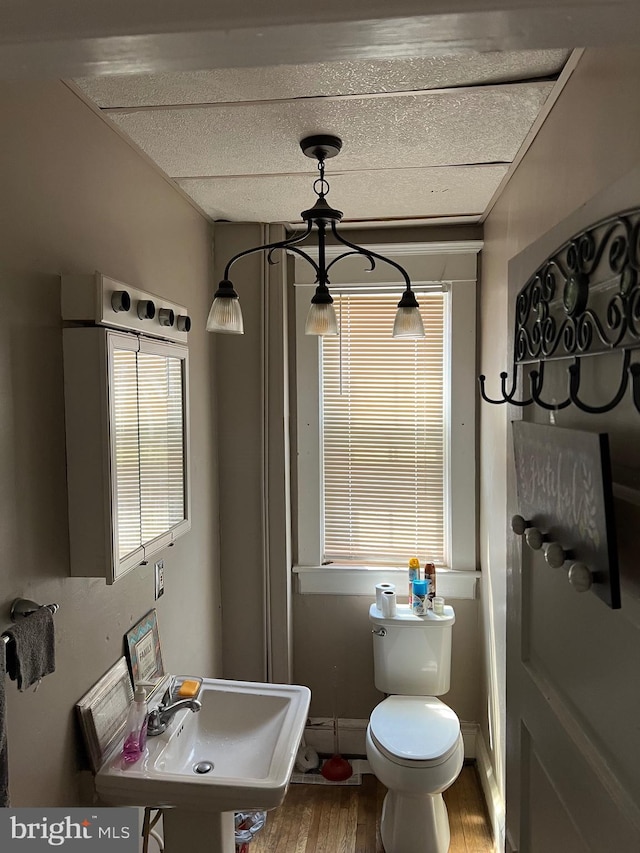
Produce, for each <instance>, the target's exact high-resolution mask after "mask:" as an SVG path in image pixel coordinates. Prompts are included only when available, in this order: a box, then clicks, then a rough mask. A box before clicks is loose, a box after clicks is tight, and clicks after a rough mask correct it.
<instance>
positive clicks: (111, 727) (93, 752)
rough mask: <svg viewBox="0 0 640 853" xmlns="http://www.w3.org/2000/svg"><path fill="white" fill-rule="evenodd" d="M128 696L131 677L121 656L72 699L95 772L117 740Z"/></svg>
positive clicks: (122, 724)
mask: <svg viewBox="0 0 640 853" xmlns="http://www.w3.org/2000/svg"><path fill="white" fill-rule="evenodd" d="M132 700H133V689H132V687H131V679H130V678H129V671H128V670H127V663H126V661H125V659H124V658H123V657H122V658H120V660H119V661H117V662H116V663H115V664H114V665H113V666H112V667H111V669H110V670H109V671H108V672H106V673H105V674H104V675H103V676H102V678H101V679H100V680H99V681H98V682H96V684H94V685H93V687H92V688H91V690H89V692H88V693H85V695H84V696H83V697H82V699H80V700H79V701H78V702H77V703H76V711H77V714H78V717H79V720H80V727H81V729H82V735H83V737H84V742H85V745H86V747H87V753H88V755H89V760H90V761H91V767H92V768H93V770H94V771H95V772H97V771H98V770H99V769H100V767H101V766H102V763H103V761H104V760H105V758H106V757H107V756H108V755H109V753H110V751H111V749H112V747H113V746H114V744H115V743H116V742H117V741H118V740H119V738H120V736H121V734H122V731H123V729H124V724H125V722H126V719H127V713H128V711H129V706H130V705H131V702H132Z"/></svg>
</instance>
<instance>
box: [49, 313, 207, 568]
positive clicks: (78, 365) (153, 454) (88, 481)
mask: <svg viewBox="0 0 640 853" xmlns="http://www.w3.org/2000/svg"><path fill="white" fill-rule="evenodd" d="M63 349H64V383H65V413H66V435H67V482H68V504H69V534H70V551H71V574H72V575H75V576H80V577H105V579H106V581H107V583H114V582H115V581H116V580H118V579H119V578H120V577H122V576H123V575H124V574H126V573H127V572H128V571H130V570H131V569H133V568H134V567H135V566H138V565H140V564H141V563H144V562H145V561H147V560H148V559H149V557H150V556H152V555H153V554H155V553H156V552H158V551H159V550H161V549H162V548H165V547H166V546H168V545H171V544H172V543H173V541H174V540H175V539H176V538H177V537H178V536H180V535H181V534H183V533H185V532H186V531H187V530H189V528H190V526H191V522H190V507H189V476H188V457H189V454H188V449H189V429H188V426H189V406H188V350H187V347H186V346H183V345H181V344H177V343H173V342H170V341H163V340H154V339H152V338H147V337H143V336H140V335H137V334H129V333H126V332H119V331H113V330H110V329H107V328H101V327H95V326H93V327H72V328H66V329H64V330H63Z"/></svg>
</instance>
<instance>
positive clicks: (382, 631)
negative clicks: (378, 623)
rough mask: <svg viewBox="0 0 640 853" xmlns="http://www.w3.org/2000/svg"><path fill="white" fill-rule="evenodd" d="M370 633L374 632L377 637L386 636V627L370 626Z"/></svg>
mask: <svg viewBox="0 0 640 853" xmlns="http://www.w3.org/2000/svg"><path fill="white" fill-rule="evenodd" d="M371 633H372V634H375V635H376V636H377V637H386V636H387V629H386V628H372V629H371Z"/></svg>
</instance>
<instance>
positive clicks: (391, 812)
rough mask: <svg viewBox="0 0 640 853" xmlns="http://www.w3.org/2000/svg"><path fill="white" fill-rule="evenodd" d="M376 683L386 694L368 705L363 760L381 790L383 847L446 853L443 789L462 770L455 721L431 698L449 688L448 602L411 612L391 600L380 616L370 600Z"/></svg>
mask: <svg viewBox="0 0 640 853" xmlns="http://www.w3.org/2000/svg"><path fill="white" fill-rule="evenodd" d="M369 619H370V621H371V622H372V623H373V663H374V669H375V684H376V687H377V688H378V690H381V691H382V692H383V693H389V694H392V695H390V696H388V698H387V699H385V700H384V701H382V702H381V703H380V704H379V705H376V707H375V708H374V709H373V712H372V714H371V719H370V720H369V725H368V727H367V758H368V759H369V764H370V765H371V769H372V770H373V772H374V773H375V775H376V776H377V777H378V779H379V780H380V781H381V782H382V784H383V785H385V786H386V787H387V789H388V793H387V795H386V797H385V800H384V804H383V807H382V821H381V835H382V843H383V845H384V849H385V851H386V853H447V851H448V849H449V838H450V833H449V818H448V815H447V807H446V806H445V803H444V800H443V798H442V792H443V791H446V789H447V788H448V787H449V786H450V785H452V784H453V783H454V782H455V780H456V779H457V777H458V774H459V773H460V770H461V769H462V763H463V759H464V745H463V742H462V735H461V734H460V721H459V720H458V717H457V716H456V714H455V713H454V712H453V711H452V710H451V708H448V707H447V706H446V705H445V704H444V702H441V701H440V700H439V699H437V698H436V697H437V696H440V695H442V694H443V693H446V692H447V691H448V690H449V677H450V673H451V632H452V628H453V623H454V622H455V614H454V612H453V608H452V607H449V606H445V608H444V615H442V616H437V615H434V614H433V612H431V611H429V612H428V613H427V614H426V615H425V616H414V615H413V613H412V612H411V609H410V608H409V606H408V605H398V607H397V615H396V616H390V617H387V616H383V615H382V613H381V612H380V611H379V610H378V608H377V607H376V605H375V604H372V605H371V609H370V611H369Z"/></svg>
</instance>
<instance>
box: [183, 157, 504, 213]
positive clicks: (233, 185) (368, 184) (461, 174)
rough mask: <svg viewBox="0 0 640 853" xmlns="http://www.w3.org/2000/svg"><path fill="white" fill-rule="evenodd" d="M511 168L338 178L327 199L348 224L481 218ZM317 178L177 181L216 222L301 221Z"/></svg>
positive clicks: (389, 172)
mask: <svg viewBox="0 0 640 853" xmlns="http://www.w3.org/2000/svg"><path fill="white" fill-rule="evenodd" d="M507 168H508V167H507V166H506V165H503V166H463V167H449V168H447V167H445V168H435V169H407V170H402V169H399V170H393V169H388V170H381V171H378V172H375V173H368V172H353V173H347V174H345V173H340V174H336V175H334V176H333V177H332V178H331V180H330V185H331V190H330V192H329V194H328V200H329V201H330V203H331V205H332V206H333V207H336V208H338V210H342V211H344V214H345V221H349V220H351V221H354V220H356V221H365V220H371V219H373V220H383V219H415V218H420V217H422V216H424V215H425V211H429V215H430V216H443V217H444V216H446V217H450V216H458V215H470V214H476V215H480V214H481V213H482V211H483V210H484V208H485V206H486V203H487V199H488V198H491V196H492V195H493V193H494V192H495V190H496V189H497V187H498V185H499V184H500V181H501V180H502V179H503V177H504V176H505V174H506V172H507ZM312 180H313V176H306V175H293V176H290V177H288V178H287V180H286V182H284V181H282V180H281V179H279V178H278V177H275V176H260V177H258V178H252V177H251V178H225V177H223V178H180V179H178V181H177V183H178V184H179V186H180V187H182V189H183V190H184V191H185V192H186V193H187V195H189V196H191V198H193V199H194V201H195V202H196V203H197V204H198V205H199V206H200V207H201V208H202V209H203V210H204V211H205V212H206V213H207V215H208V216H210V217H211V218H212V219H214V220H216V219H231V220H240V221H241V220H243V219H246V211H247V210H250V211H251V213H252V217H253V219H254V220H255V221H257V222H287V223H294V222H300V221H301V220H300V213H301V211H302V210H303V209H306V208H308V207H311V206H312V204H313V202H314V201H315V196H314V194H313V190H312V187H311V184H312Z"/></svg>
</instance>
